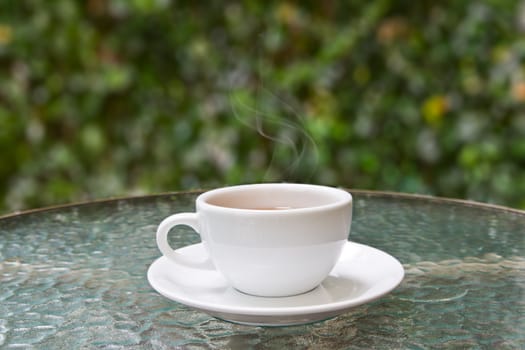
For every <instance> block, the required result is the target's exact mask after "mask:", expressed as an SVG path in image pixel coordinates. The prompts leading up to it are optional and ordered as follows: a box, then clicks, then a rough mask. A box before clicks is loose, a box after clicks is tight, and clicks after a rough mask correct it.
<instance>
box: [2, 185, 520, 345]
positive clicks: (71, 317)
mask: <svg viewBox="0 0 525 350" xmlns="http://www.w3.org/2000/svg"><path fill="white" fill-rule="evenodd" d="M351 192H352V194H353V195H354V219H353V223H352V232H351V235H350V237H349V239H350V240H352V241H355V242H358V243H363V244H366V245H370V246H373V247H376V248H379V249H381V250H383V251H385V252H387V253H389V254H391V255H393V256H395V257H396V258H397V259H399V260H400V261H401V262H402V263H403V266H404V268H405V272H406V276H405V279H404V281H403V282H402V283H401V285H400V286H399V287H398V288H397V289H396V290H394V291H393V292H392V293H390V294H388V295H387V296H385V297H383V298H381V299H379V300H377V301H374V302H372V303H369V304H366V305H362V306H359V307H356V308H354V309H352V310H350V311H349V312H347V313H345V314H343V315H341V316H338V317H336V318H333V319H330V320H326V321H323V322H320V323H315V324H309V325H301V326H292V327H274V328H268V327H253V326H243V325H237V324H232V323H228V322H224V321H220V320H218V319H215V318H212V317H210V316H208V315H206V314H204V313H202V312H198V311H194V310H192V309H190V308H188V307H186V306H184V305H181V304H178V303H176V302H172V301H170V300H168V299H165V298H164V297H162V296H160V295H159V294H158V293H156V292H155V291H154V290H153V289H152V288H151V287H150V286H149V284H148V282H147V280H146V271H147V269H148V267H149V266H150V264H151V263H152V262H153V261H154V260H155V259H156V258H158V257H159V256H160V253H159V251H158V249H157V246H156V243H155V230H156V227H157V224H158V223H159V222H160V221H161V220H162V219H163V218H164V217H166V216H168V215H170V214H172V213H174V212H180V211H193V208H194V200H195V197H196V196H197V195H198V192H185V193H171V194H163V195H155V196H147V197H138V198H126V199H115V200H108V201H100V202H91V203H84V204H78V205H71V206H63V207H57V208H49V209H44V210H37V211H32V212H26V213H22V214H18V215H9V216H4V217H2V218H0V347H5V348H7V349H9V348H16V347H23V348H38V349H42V348H52V349H61V348H63V349H75V348H110V349H114V348H117V349H118V348H125V349H164V348H177V347H180V348H188V349H207V348H211V349H216V348H220V349H249V348H257V349H266V348H268V349H273V348H331V349H336V348H337V349H339V348H345V349H361V348H366V349H371V348H375V349H386V348H393V349H407V348H408V349H426V348H433V349H434V348H438V349H439V348H446V349H449V348H458V349H459V348H472V349H477V348H498V349H521V348H523V347H525V212H523V211H519V210H513V209H508V208H503V207H496V206H489V205H483V204H480V203H470V202H465V201H455V200H446V199H440V198H430V197H424V196H411V195H403V194H395V193H382V192H368V191H351ZM171 236H172V241H173V242H174V243H173V244H175V245H178V246H184V245H188V244H192V243H197V242H199V238H198V236H197V235H196V234H195V233H193V232H192V231H191V230H190V229H185V228H180V229H176V230H174V231H173V232H172V234H171Z"/></svg>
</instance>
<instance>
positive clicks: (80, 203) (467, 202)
mask: <svg viewBox="0 0 525 350" xmlns="http://www.w3.org/2000/svg"><path fill="white" fill-rule="evenodd" d="M343 189H344V190H346V191H348V192H350V193H352V194H355V195H362V196H369V197H397V198H404V199H419V200H426V201H431V202H436V203H451V204H460V205H465V206H470V207H479V208H485V209H491V210H499V211H505V212H511V213H515V214H519V215H525V210H521V209H517V208H511V207H506V206H503V205H498V204H492V203H485V202H478V201H474V200H468V199H458V198H448V197H439V196H432V195H425V194H418V193H406V192H392V191H376V190H362V189H351V188H344V187H343ZM207 190H208V189H191V190H181V191H169V192H159V193H152V194H142V195H135V196H133V195H132V196H116V197H109V198H101V199H94V200H86V201H78V202H72V203H64V204H57V205H51V206H46V207H41V208H32V209H26V210H21V211H15V212H12V213H7V214H1V215H0V220H3V219H10V218H14V217H18V216H24V215H30V214H34V213H41V212H45V211H53V210H59V209H68V208H75V207H82V206H87V205H93V204H103V203H111V202H118V201H124V200H139V199H151V198H155V197H169V196H174V195H183V194H195V195H196V194H199V193H202V192H205V191H207Z"/></svg>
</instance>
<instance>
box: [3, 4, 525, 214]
mask: <svg viewBox="0 0 525 350" xmlns="http://www.w3.org/2000/svg"><path fill="white" fill-rule="evenodd" d="M524 33H525V5H524V4H523V3H520V2H518V1H512V0H509V1H505V0H503V1H500V0H486V1H439V2H436V1H428V0H423V1H394V0H371V1H361V2H359V1H311V2H310V1H306V2H291V1H290V2H285V1H268V2H263V1H255V0H246V1H242V2H220V1H209V2H208V1H202V2H200V1H175V0H174V1H170V0H130V1H128V0H112V1H105V0H88V1H70V0H57V1H44V0H21V1H15V0H0V149H1V158H0V199H1V202H0V212H8V211H13V210H18V209H24V208H30V207H38V206H44V205H49V204H56V203H64V202H70V201H78V200H85V199H92V198H101V197H108V196H120V195H128V194H140V193H151V192H161V191H173V190H182V189H190V188H203V187H207V188H209V187H214V186H221V185H225V184H237V183H246V182H259V181H298V182H313V183H322V184H328V185H336V186H345V187H349V188H365V189H378V190H392V191H404V192H417V193H427V194H434V195H439V196H447V197H458V198H468V199H474V200H481V201H489V202H494V203H499V204H504V205H509V206H514V207H520V208H525V171H524V170H525V108H524V107H525V63H524V62H525V35H524Z"/></svg>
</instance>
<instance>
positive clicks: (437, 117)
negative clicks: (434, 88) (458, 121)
mask: <svg viewBox="0 0 525 350" xmlns="http://www.w3.org/2000/svg"><path fill="white" fill-rule="evenodd" d="M449 107H450V104H449V102H448V99H447V97H446V96H442V95H434V96H431V97H429V98H427V99H426V100H425V101H424V102H423V106H422V107H421V112H422V114H423V119H424V120H425V122H427V124H429V125H430V126H433V127H438V126H440V125H441V123H442V121H443V117H444V116H445V114H446V113H447V112H448V111H449Z"/></svg>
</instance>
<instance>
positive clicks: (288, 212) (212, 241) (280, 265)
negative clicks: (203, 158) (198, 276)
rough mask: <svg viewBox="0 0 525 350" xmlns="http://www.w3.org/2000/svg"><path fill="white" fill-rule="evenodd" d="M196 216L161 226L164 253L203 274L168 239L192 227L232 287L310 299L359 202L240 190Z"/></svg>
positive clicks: (307, 193) (308, 192)
mask: <svg viewBox="0 0 525 350" xmlns="http://www.w3.org/2000/svg"><path fill="white" fill-rule="evenodd" d="M196 209H197V210H196V212H195V213H179V214H174V215H172V216H169V217H168V218H166V219H164V220H163V221H162V222H161V224H160V225H159V227H158V230H157V244H158V246H159V249H160V250H161V252H162V253H163V254H164V255H165V256H166V257H168V258H169V259H171V260H173V261H174V262H176V263H178V264H183V265H189V266H193V267H197V266H198V264H199V262H196V261H193V259H192V257H191V256H185V255H183V254H181V253H179V252H176V251H174V250H173V249H172V248H171V247H170V246H169V244H168V239H167V237H168V233H169V231H170V229H171V228H173V227H174V226H177V225H187V226H190V227H192V228H193V229H194V230H195V231H196V232H197V233H199V235H200V237H201V240H202V243H203V245H204V246H205V247H206V250H207V252H208V254H209V259H210V260H211V261H212V262H213V264H214V265H215V267H216V268H217V270H218V271H219V272H221V274H222V275H223V276H224V277H225V278H226V280H227V281H228V282H229V284H230V285H231V286H232V287H234V288H236V289H237V290H239V291H241V292H244V293H247V294H252V295H257V296H266V297H269V296H271V297H280V296H290V295H296V294H301V293H305V292H308V291H310V290H312V289H313V288H315V287H316V286H318V285H319V284H320V283H321V282H322V281H323V280H324V279H325V278H326V277H327V276H328V274H329V273H330V271H331V270H332V268H333V267H334V266H335V264H336V262H337V260H338V258H339V256H340V254H341V251H342V248H343V246H344V245H345V244H346V242H347V238H348V234H349V233H350V226H351V219H352V196H351V195H350V194H349V193H348V192H346V191H344V190H341V189H336V188H332V187H326V186H318V185H305V184H287V183H282V184H254V185H240V186H232V187H224V188H219V189H215V190H212V191H208V192H205V193H203V194H201V195H199V196H198V197H197V200H196Z"/></svg>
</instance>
